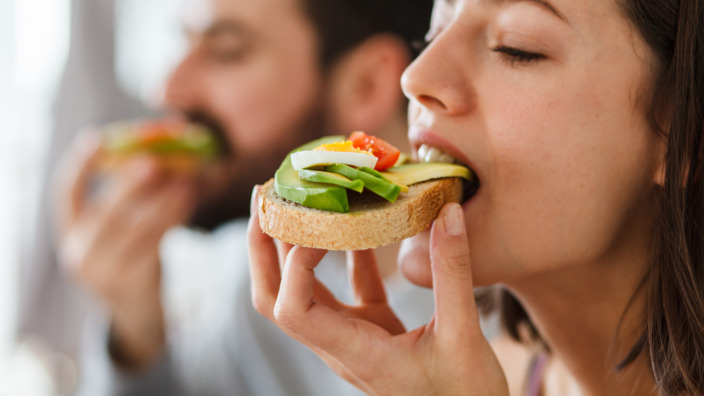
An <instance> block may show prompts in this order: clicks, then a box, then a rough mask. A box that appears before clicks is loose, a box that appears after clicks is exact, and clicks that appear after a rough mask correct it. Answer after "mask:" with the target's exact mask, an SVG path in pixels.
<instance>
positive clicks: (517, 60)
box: [492, 46, 546, 66]
mask: <svg viewBox="0 0 704 396" xmlns="http://www.w3.org/2000/svg"><path fill="white" fill-rule="evenodd" d="M492 51H494V52H497V53H499V54H500V55H501V58H502V59H503V60H504V61H506V62H507V63H508V64H509V65H511V66H514V65H517V64H527V63H531V62H536V61H539V60H542V59H545V58H546V56H545V55H543V54H539V53H535V52H528V51H523V50H520V49H517V48H513V47H507V46H499V47H496V48H493V49H492Z"/></svg>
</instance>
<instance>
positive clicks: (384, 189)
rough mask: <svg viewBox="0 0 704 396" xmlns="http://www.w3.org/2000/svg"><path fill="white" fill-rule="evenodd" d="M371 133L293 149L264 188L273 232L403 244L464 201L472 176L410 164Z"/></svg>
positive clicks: (303, 240)
mask: <svg viewBox="0 0 704 396" xmlns="http://www.w3.org/2000/svg"><path fill="white" fill-rule="evenodd" d="M406 158H408V157H407V156H405V155H402V154H401V153H400V152H399V150H397V149H396V148H394V147H393V146H391V145H390V144H388V143H386V142H384V141H383V140H381V139H378V138H376V137H373V136H369V135H366V134H364V133H362V132H355V133H353V134H352V135H351V136H350V137H349V139H345V138H344V137H342V136H328V137H324V138H320V139H318V140H315V141H313V142H310V143H308V144H305V145H303V146H301V147H299V148H297V149H296V150H294V151H292V152H291V153H290V154H289V155H288V156H287V157H286V159H285V160H284V161H283V163H282V164H281V166H280V167H279V169H278V170H277V171H276V175H275V177H274V178H273V179H271V180H269V181H268V182H267V183H266V184H264V186H263V187H262V189H261V193H260V195H261V205H260V207H259V218H260V225H261V228H262V230H263V231H264V232H265V233H267V234H268V235H270V236H272V237H274V238H276V239H279V240H281V241H284V242H288V243H292V244H295V245H302V246H308V247H315V248H320V249H327V250H361V249H371V248H376V247H379V246H384V245H388V244H391V243H394V242H398V241H400V240H402V239H405V238H408V237H411V236H413V235H415V234H417V233H419V232H421V231H423V230H425V229H426V228H428V226H430V224H431V223H432V221H433V220H434V219H435V218H436V217H437V215H438V213H439V211H440V209H441V208H442V206H443V205H444V204H445V203H447V202H452V201H455V202H460V200H461V199H462V197H463V189H464V190H467V189H471V188H472V187H473V185H474V183H475V178H474V175H473V174H472V173H471V172H470V170H469V169H468V168H466V167H464V166H461V165H457V164H454V163H442V162H421V163H412V164H411V163H408V164H407V163H404V160H405V159H406Z"/></svg>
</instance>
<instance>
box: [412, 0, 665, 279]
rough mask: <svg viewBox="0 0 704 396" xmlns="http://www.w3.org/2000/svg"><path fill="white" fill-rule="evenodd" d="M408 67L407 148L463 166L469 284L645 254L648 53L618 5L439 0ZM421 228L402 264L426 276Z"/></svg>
mask: <svg viewBox="0 0 704 396" xmlns="http://www.w3.org/2000/svg"><path fill="white" fill-rule="evenodd" d="M428 39H429V40H430V41H431V43H430V45H429V46H428V47H427V48H426V50H425V51H424V52H423V54H422V55H421V56H420V57H419V58H418V59H417V60H416V61H415V62H414V63H413V64H412V65H411V66H410V67H409V68H408V69H407V70H406V72H405V74H404V77H403V81H402V85H403V89H404V92H405V93H406V95H407V96H408V97H409V98H410V99H411V104H410V109H409V111H410V114H409V119H410V130H409V137H410V139H411V143H412V144H413V146H414V148H416V149H418V148H419V147H420V146H421V145H428V146H434V147H437V148H439V149H442V150H443V151H445V152H447V153H448V154H450V155H452V156H453V157H455V158H456V159H458V160H459V161H461V162H462V163H464V164H466V165H467V166H469V167H470V168H471V169H472V170H474V172H475V173H476V174H477V176H478V178H479V181H480V187H479V189H478V191H477V193H476V194H475V195H474V196H473V197H472V198H471V199H469V200H468V201H466V202H465V203H464V204H463V209H464V214H465V221H466V224H467V231H468V237H469V244H470V251H471V258H472V266H473V272H474V280H475V283H476V284H477V285H485V284H491V283H495V282H508V281H511V280H513V279H518V278H521V277H525V276H528V275H534V274H537V273H540V272H544V271H550V270H556V269H564V268H567V267H568V266H574V265H582V264H599V263H601V264H608V263H610V262H615V261H616V260H628V259H633V258H634V257H636V256H638V257H642V256H640V255H642V252H643V251H646V250H647V246H648V242H649V233H648V231H647V230H648V228H649V226H648V224H649V220H650V219H651V218H650V213H651V210H650V209H649V202H650V201H649V198H650V195H651V192H652V190H653V186H654V183H655V181H656V178H657V174H658V171H659V169H658V167H659V158H660V157H661V142H660V140H659V138H658V137H657V135H656V133H655V132H653V131H652V129H651V127H650V124H649V122H648V117H647V114H646V110H647V107H648V104H649V100H648V93H647V92H648V90H649V88H650V85H649V81H650V80H651V77H650V76H651V73H652V67H651V66H652V61H651V53H650V51H649V49H648V48H647V46H646V44H645V43H644V41H643V40H642V38H641V37H640V36H639V35H638V33H637V31H636V30H635V28H634V27H632V26H631V24H630V23H629V22H628V20H627V19H626V17H625V16H624V15H623V14H622V12H621V11H620V10H619V9H618V8H617V5H616V2H615V1H613V0H545V1H544V0H456V1H453V0H437V1H436V4H435V9H434V11H433V19H432V23H431V29H430V32H429V33H428ZM427 249H428V233H427V232H426V233H424V234H421V235H419V236H417V237H415V238H413V239H411V240H407V241H406V242H404V246H403V248H402V256H401V263H402V268H403V270H404V273H405V274H406V275H407V276H408V277H409V278H410V279H411V280H413V281H415V282H417V283H420V284H426V285H427V284H429V282H430V271H429V263H428V259H427Z"/></svg>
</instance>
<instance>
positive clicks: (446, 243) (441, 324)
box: [430, 203, 481, 339]
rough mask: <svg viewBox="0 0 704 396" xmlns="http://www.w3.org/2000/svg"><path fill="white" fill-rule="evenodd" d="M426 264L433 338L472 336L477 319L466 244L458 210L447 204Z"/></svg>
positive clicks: (433, 233) (436, 224) (434, 230)
mask: <svg viewBox="0 0 704 396" xmlns="http://www.w3.org/2000/svg"><path fill="white" fill-rule="evenodd" d="M430 261H431V266H432V272H433V293H434V294H435V334H436V336H437V337H439V338H442V337H447V338H450V339H455V338H457V337H461V336H463V335H464V336H466V334H467V333H468V332H469V333H470V334H475V333H476V332H477V331H481V329H480V328H479V315H478V314H477V306H476V302H475V301H474V290H473V283H472V266H471V262H470V257H469V242H468V241H467V231H466V229H465V224H464V213H463V212H462V207H461V206H460V205H459V204H457V203H449V204H447V205H445V206H444V207H443V208H442V210H441V211H440V215H439V216H438V218H437V219H436V220H435V222H434V223H433V228H432V230H431V232H430Z"/></svg>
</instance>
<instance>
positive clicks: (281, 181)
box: [274, 136, 350, 213]
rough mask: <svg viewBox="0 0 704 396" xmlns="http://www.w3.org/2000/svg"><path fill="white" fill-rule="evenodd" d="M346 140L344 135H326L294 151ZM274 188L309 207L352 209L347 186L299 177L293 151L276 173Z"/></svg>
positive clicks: (337, 210) (278, 192)
mask: <svg viewBox="0 0 704 396" xmlns="http://www.w3.org/2000/svg"><path fill="white" fill-rule="evenodd" d="M344 140H345V138H344V137H343V136H326V137H322V138H320V139H317V140H314V141H312V142H309V143H307V144H304V145H303V146H301V147H299V148H297V149H295V150H294V151H292V153H294V152H296V151H301V150H312V149H314V148H315V147H318V146H320V145H321V144H328V143H335V142H341V141H344ZM274 188H275V190H276V193H277V194H278V195H279V196H280V197H282V198H286V199H288V200H290V201H293V202H296V203H298V204H301V205H303V206H307V207H309V208H315V209H321V210H329V211H333V212H341V213H345V212H349V210H350V206H349V203H348V201H347V189H346V188H344V187H340V186H336V185H333V184H325V183H314V182H308V181H305V180H301V179H300V178H299V177H298V171H296V170H295V169H293V166H292V165H291V153H289V155H287V156H286V158H285V159H284V161H283V162H282V163H281V166H279V169H278V170H277V171H276V174H275V175H274Z"/></svg>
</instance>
